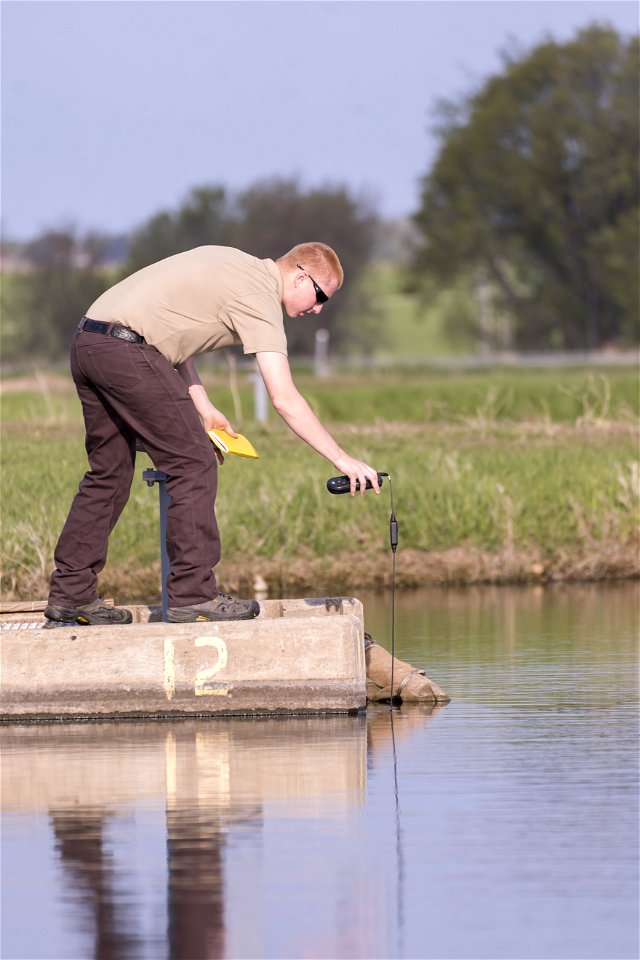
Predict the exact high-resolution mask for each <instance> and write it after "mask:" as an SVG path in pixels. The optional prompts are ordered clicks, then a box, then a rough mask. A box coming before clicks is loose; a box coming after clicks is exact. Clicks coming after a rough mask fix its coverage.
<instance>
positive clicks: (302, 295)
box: [283, 268, 338, 318]
mask: <svg viewBox="0 0 640 960" xmlns="http://www.w3.org/2000/svg"><path fill="white" fill-rule="evenodd" d="M313 280H315V277H314V278H313V279H312V278H311V276H310V275H309V274H308V273H307V272H306V271H305V270H304V269H302V268H299V269H298V270H297V271H296V273H295V275H294V276H293V277H292V279H291V283H290V284H289V289H288V290H285V295H284V299H283V306H284V309H285V312H286V314H287V316H288V317H292V318H293V317H304V315H305V314H307V313H314V314H318V313H320V311H321V310H322V308H323V306H324V304H323V303H318V293H317V291H316V288H315V286H314V283H313ZM316 283H318V284H319V285H320V287H321V289H322V292H323V293H325V294H326V296H327V297H332V296H333V294H334V293H335V292H336V290H337V289H338V282H337V280H335V279H331V280H329V281H324V282H323V281H318V280H316Z"/></svg>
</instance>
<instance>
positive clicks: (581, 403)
mask: <svg viewBox="0 0 640 960" xmlns="http://www.w3.org/2000/svg"><path fill="white" fill-rule="evenodd" d="M580 378H581V379H580ZM633 379H634V378H633V376H632V375H631V374H630V373H628V372H625V371H614V372H613V373H612V374H611V375H608V374H598V375H597V376H594V375H593V374H592V373H588V372H586V371H583V372H579V371H568V372H566V374H559V373H558V371H554V374H553V377H550V376H549V375H547V374H540V375H538V376H536V374H534V373H527V374H526V375H522V376H520V375H513V374H512V375H511V380H510V381H509V382H507V380H500V377H499V376H496V377H493V378H491V377H483V376H480V375H478V374H473V375H468V376H467V377H465V376H464V375H461V374H458V375H456V376H455V378H453V379H451V378H449V377H443V378H440V379H436V380H435V381H434V380H433V379H431V378H430V377H426V376H425V377H422V378H410V379H409V380H407V378H402V379H401V378H392V377H387V378H380V379H379V380H378V382H377V383H373V382H372V381H371V378H365V377H360V378H358V377H356V376H355V375H353V376H351V377H349V378H347V379H346V380H343V381H342V382H341V383H340V384H337V383H334V384H323V383H320V384H319V383H318V382H317V381H313V382H309V383H308V384H305V383H304V377H301V378H298V380H299V383H300V386H301V388H302V389H303V390H305V386H306V387H307V388H308V389H306V391H305V392H306V393H307V395H308V396H309V397H310V399H311V402H312V403H313V404H314V406H316V408H317V409H318V412H319V413H320V414H321V415H322V416H323V417H324V418H325V419H326V420H327V422H328V425H329V427H330V429H331V430H332V431H333V432H334V433H335V435H336V437H337V438H338V439H339V440H340V442H341V443H342V444H343V445H344V446H345V447H346V449H348V450H350V451H352V452H353V453H355V454H357V455H360V456H362V457H363V458H364V459H366V460H368V461H369V462H371V463H374V464H376V465H377V466H378V468H379V469H384V470H388V471H389V472H390V473H391V474H392V479H393V489H394V500H395V512H396V514H397V517H398V520H399V523H400V546H399V550H398V555H397V577H398V582H399V583H400V584H401V585H403V586H407V587H414V586H420V585H423V584H426V583H445V584H447V583H479V582H493V583H495V582H526V581H538V582H540V581H545V580H552V579H567V578H570V579H606V578H613V577H630V576H637V575H638V573H639V571H640V564H639V560H638V508H639V502H638V435H637V427H636V419H635V414H636V410H635V409H634V405H635V406H637V386H636V387H635V390H633V389H631V386H630V384H631V382H632V381H633ZM482 385H484V393H483V392H482ZM7 386H10V385H8V384H5V392H4V393H3V397H2V429H3V442H2V466H3V489H2V526H3V538H2V589H1V595H2V598H3V599H5V600H8V599H21V598H30V597H42V596H44V595H46V588H47V582H48V577H49V574H50V570H51V562H52V560H51V558H52V553H53V547H54V545H55V540H56V538H57V535H58V533H59V530H60V528H61V526H62V523H63V522H64V519H65V516H66V513H67V510H68V507H69V504H70V502H71V499H72V497H73V494H74V493H75V490H76V489H77V484H78V481H79V479H80V477H81V474H82V471H83V470H84V469H85V466H86V461H85V454H84V446H83V431H82V423H81V417H80V411H79V406H78V403H77V400H76V399H75V396H74V394H73V392H72V387H71V389H69V382H68V381H67V380H64V379H63V380H61V381H59V380H58V381H55V380H54V381H50V380H41V382H40V385H39V387H38V388H35V387H37V385H34V384H32V385H30V388H27V387H29V384H26V383H23V385H22V386H23V388H22V389H21V390H15V391H10V390H6V387H7ZM436 388H437V389H438V390H440V391H441V394H440V396H441V397H442V398H443V399H442V402H441V404H439V405H435V404H433V405H432V406H431V407H429V406H428V404H426V403H425V397H427V398H431V399H432V398H433V396H434V393H433V391H434V390H435V389H436ZM243 389H245V388H243ZM501 390H504V393H503V394H501V393H500V391H501ZM211 391H212V393H213V394H215V396H216V398H217V399H218V401H219V403H220V405H226V407H227V408H228V409H229V410H232V409H233V398H232V397H231V394H230V393H228V394H227V396H226V401H227V402H226V404H225V391H228V386H227V385H226V382H225V381H224V380H222V379H220V380H219V381H217V380H215V379H214V380H213V381H212V383H211ZM496 391H497V393H496ZM580 391H582V392H580ZM416 394H418V396H416ZM500 396H504V397H505V401H504V403H502V404H500V403H498V402H497V399H496V397H498V398H499V397H500ZM507 399H508V400H509V403H507ZM534 401H535V402H538V404H539V405H538V408H537V414H536V415H534V413H533V412H532V410H533V406H532V405H533V404H534ZM236 402H237V398H236ZM249 402H250V397H249V394H247V401H246V405H245V403H244V401H242V400H241V404H242V405H243V406H244V411H245V412H246V411H247V410H248V409H249V406H248V404H249ZM474 404H475V406H474ZM332 405H335V409H334V410H333V414H331V409H332ZM434 410H437V411H438V414H437V416H436V415H435V414H434ZM242 428H243V430H244V431H245V432H246V433H247V434H248V435H249V436H250V437H251V439H252V440H253V442H254V443H255V445H256V447H257V448H258V450H259V451H260V453H261V459H260V460H259V461H257V462H255V463H254V462H250V461H245V460H238V459H233V458H228V459H227V462H226V463H225V465H224V467H223V468H222V470H221V478H220V493H219V501H218V508H217V513H218V519H219V524H220V528H221V531H222V536H223V552H224V558H223V562H222V564H221V565H220V569H219V573H220V579H221V581H222V584H223V586H224V587H225V588H226V589H229V590H243V591H245V592H246V591H252V590H253V589H254V585H255V584H256V583H257V582H259V581H260V580H264V581H266V583H267V584H268V586H269V589H270V591H271V593H272V594H280V593H282V592H284V591H289V592H293V591H298V592H302V591H304V592H326V591H331V592H334V591H339V592H352V591H353V590H356V589H358V588H359V587H360V588H362V587H364V586H384V585H387V584H388V583H389V580H390V551H389V544H388V517H389V499H388V497H389V493H388V486H387V485H386V484H385V489H384V493H383V496H382V497H381V498H380V499H377V498H375V497H374V496H373V495H372V494H368V495H367V496H366V497H365V498H363V499H360V498H356V499H355V501H354V500H351V498H349V497H332V496H331V495H330V494H328V493H327V492H326V490H325V482H326V480H327V478H328V477H329V476H331V474H332V468H331V466H330V465H329V464H327V463H326V462H325V461H323V460H322V459H321V458H319V457H318V456H317V455H315V454H314V453H313V452H312V451H311V450H309V449H308V448H307V447H306V446H305V445H304V444H302V443H301V442H300V441H299V440H297V439H296V438H295V437H294V436H293V435H292V434H291V433H290V432H289V431H288V430H287V429H286V428H285V427H284V425H282V424H281V423H280V422H279V421H276V418H275V417H274V419H273V421H272V422H269V423H268V424H267V425H258V424H256V423H252V422H251V421H250V420H249V419H245V420H244V422H243V424H242ZM149 465H150V464H149V460H148V458H147V457H146V455H140V458H139V463H138V467H137V478H136V480H135V481H134V485H133V489H132V495H131V499H130V501H129V503H128V505H127V507H126V508H125V511H124V513H123V516H122V518H121V520H120V523H119V524H118V527H117V528H116V530H115V532H114V534H113V536H112V538H111V548H110V555H109V564H108V566H107V568H106V569H105V571H104V574H103V576H102V580H101V584H102V592H103V594H104V595H107V594H114V595H115V596H117V597H118V598H119V599H120V600H130V601H134V600H142V599H147V600H149V601H151V600H155V599H157V597H158V595H159V579H160V573H159V548H158V494H157V488H155V487H154V488H152V489H150V488H148V487H147V486H146V484H145V483H144V482H143V481H142V479H141V477H142V471H143V469H144V468H145V467H147V466H149Z"/></svg>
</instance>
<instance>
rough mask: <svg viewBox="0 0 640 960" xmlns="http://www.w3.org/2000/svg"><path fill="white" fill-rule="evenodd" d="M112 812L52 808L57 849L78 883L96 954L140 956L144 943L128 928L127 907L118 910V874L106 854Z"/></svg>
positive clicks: (112, 959)
mask: <svg viewBox="0 0 640 960" xmlns="http://www.w3.org/2000/svg"><path fill="white" fill-rule="evenodd" d="M109 816H110V815H109V814H108V813H107V812H103V811H100V810H76V811H74V812H73V813H69V812H67V811H63V810H60V811H51V822H52V825H53V829H54V833H55V838H56V849H57V851H58V853H59V854H60V858H61V861H62V864H63V866H64V867H65V869H66V870H67V872H68V874H69V876H70V878H71V879H72V880H73V881H74V882H75V885H76V889H77V893H78V897H79V902H80V903H81V904H82V906H83V907H84V908H85V909H86V912H87V914H88V915H89V918H90V922H91V925H92V927H93V931H94V938H95V939H94V951H93V954H92V955H93V956H95V957H97V958H100V960H119V958H120V957H135V956H139V952H140V951H139V947H140V942H139V939H138V938H137V936H136V935H135V934H134V933H132V932H131V931H130V930H129V929H128V926H129V925H128V923H127V919H128V917H127V916H126V910H123V909H118V907H119V901H121V900H122V897H121V896H120V897H117V896H116V895H115V886H116V879H117V878H116V876H115V875H114V873H113V870H112V866H111V863H110V859H109V857H108V855H107V854H105V841H104V834H105V830H106V827H107V825H108V823H109Z"/></svg>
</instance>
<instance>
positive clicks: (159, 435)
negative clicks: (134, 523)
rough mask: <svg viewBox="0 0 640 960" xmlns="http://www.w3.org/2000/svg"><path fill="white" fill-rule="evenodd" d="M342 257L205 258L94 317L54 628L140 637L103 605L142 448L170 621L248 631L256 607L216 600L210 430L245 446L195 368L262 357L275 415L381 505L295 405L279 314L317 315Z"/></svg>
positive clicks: (317, 247)
mask: <svg viewBox="0 0 640 960" xmlns="http://www.w3.org/2000/svg"><path fill="white" fill-rule="evenodd" d="M342 280H343V272H342V267H341V265H340V261H339V260H338V257H337V256H336V254H335V252H334V251H333V250H332V249H331V248H330V247H327V246H325V245H324V244H321V243H303V244H300V245H298V246H296V247H294V248H293V249H292V250H290V251H289V253H287V254H285V255H284V256H283V257H281V258H280V259H279V260H277V261H275V262H274V261H273V260H258V259H256V258H255V257H252V256H249V255H248V254H246V253H243V252H241V251H240V250H234V249H232V248H229V247H214V246H205V247H198V248H196V249H195V250H189V251H187V252H186V253H180V254H177V255H176V256H174V257H169V258H168V259H166V260H162V261H160V262H159V263H155V264H152V265H151V266H149V267H146V268H145V269H143V270H140V271H138V272H137V273H134V274H133V275H132V276H130V277H128V278H126V279H125V280H123V281H121V282H120V283H118V284H116V285H115V286H114V287H112V288H111V289H110V290H107V291H106V293H104V294H103V295H102V296H101V297H99V298H98V300H96V302H95V303H94V304H93V305H92V306H91V307H90V308H89V310H88V314H87V317H84V318H83V319H82V321H81V323H80V326H79V327H78V330H77V332H76V334H75V337H74V340H73V343H72V346H71V371H72V374H73V379H74V381H75V384H76V388H77V390H78V394H79V396H80V400H81V401H82V409H83V414H84V421H85V428H86V448H87V455H88V458H89V464H90V467H91V469H90V471H89V472H88V473H87V474H85V476H84V479H83V480H82V482H81V484H80V489H79V490H78V493H77V495H76V497H75V499H74V501H73V504H72V506H71V510H70V513H69V516H68V518H67V521H66V523H65V526H64V528H63V530H62V533H61V535H60V539H59V541H58V545H57V547H56V551H55V564H56V568H55V570H54V573H53V576H52V578H51V588H50V595H49V605H48V606H47V608H46V610H45V615H46V616H47V617H48V618H49V619H51V620H59V621H63V622H74V621H77V622H79V623H89V624H109V623H130V622H131V614H130V613H129V612H128V611H127V610H120V609H118V608H117V607H116V608H114V607H109V606H107V605H106V604H104V603H103V602H102V601H101V600H99V599H97V578H98V574H99V573H100V571H101V570H102V569H103V567H104V565H105V562H106V557H107V543H108V538H109V534H110V533H111V531H112V529H113V527H114V526H115V524H116V521H117V520H118V517H119V516H120V514H121V512H122V509H123V507H124V505H125V503H126V502H127V500H128V497H129V491H130V487H131V481H132V479H133V469H134V462H135V442H136V437H140V438H141V440H142V442H143V444H144V447H145V449H146V451H147V452H148V453H149V455H150V457H151V459H152V460H153V463H154V465H155V467H156V469H158V470H161V471H162V472H164V473H166V474H167V477H168V479H167V490H168V493H169V494H170V496H171V503H170V505H169V510H168V520H167V552H168V554H169V560H170V565H171V569H170V573H169V577H168V582H167V592H168V597H169V610H168V619H169V620H171V621H174V622H189V621H195V620H248V619H251V618H253V617H255V616H257V614H258V613H259V606H258V604H257V603H256V601H255V600H239V599H235V598H232V597H228V596H226V595H225V594H222V593H220V592H219V590H218V588H217V584H216V578H215V574H214V572H213V568H214V567H215V565H216V564H217V563H218V561H219V559H220V537H219V533H218V527H217V523H216V519H215V515H214V512H213V505H214V501H215V496H216V489H217V465H216V460H215V457H214V456H213V455H212V447H211V444H210V441H209V439H208V438H207V436H206V433H205V432H204V430H203V429H202V427H203V424H204V427H205V429H206V430H209V429H211V428H214V427H218V428H222V429H224V430H227V431H228V432H229V433H231V434H232V435H233V436H236V433H235V431H234V430H233V428H232V426H231V424H230V423H229V421H228V420H227V418H226V416H225V415H224V414H223V413H222V412H221V411H220V410H218V409H217V408H216V407H214V405H213V404H212V403H211V401H210V400H209V398H208V397H207V394H206V392H205V390H204V387H203V386H202V383H201V381H200V378H199V377H198V374H197V371H196V368H195V366H194V362H193V357H194V356H197V355H198V354H201V353H206V352H208V351H211V350H217V349H219V348H221V347H227V346H231V345H232V344H238V343H241V344H242V346H243V349H244V352H245V353H246V354H254V355H255V357H256V360H257V363H258V367H259V370H260V373H261V375H262V377H263V380H264V382H265V385H266V388H267V391H268V393H269V397H270V399H271V402H272V403H273V406H274V407H275V409H276V410H277V411H278V413H279V414H280V415H281V416H282V417H283V419H284V420H285V421H286V423H287V424H288V425H289V426H290V427H291V429H292V430H293V431H294V432H295V433H296V434H297V435H298V436H299V437H301V438H302V439H303V440H305V441H306V442H307V443H308V444H309V445H310V446H311V447H313V449H314V450H316V451H317V452H318V453H320V454H321V455H322V456H324V457H326V458H327V460H329V461H330V462H331V463H332V464H333V465H334V466H335V467H336V469H337V470H338V471H339V472H340V473H344V474H347V476H349V478H350V480H351V492H352V494H353V493H354V492H355V486H356V482H357V481H359V482H360V487H361V491H362V492H363V493H364V488H365V483H366V480H367V479H369V480H371V482H372V484H373V486H374V488H375V490H376V492H379V487H378V480H377V475H376V472H375V470H373V468H372V467H370V466H369V465H368V464H366V463H364V462H363V461H361V460H357V459H355V458H353V457H351V456H349V455H348V454H347V453H345V451H344V450H343V449H342V448H341V447H340V446H339V445H338V444H337V443H336V441H335V440H334V439H333V437H331V435H330V434H329V433H328V432H327V430H325V428H324V427H323V426H322V424H321V423H320V422H319V420H318V419H317V417H316V416H315V415H314V413H313V412H312V410H311V409H310V407H309V406H308V404H307V402H306V401H305V400H304V399H303V397H302V396H301V395H300V394H299V393H298V390H297V389H296V387H295V385H294V383H293V380H292V378H291V372H290V370H289V363H288V360H287V343H286V337H285V332H284V326H283V318H282V308H283V307H284V310H285V311H286V312H287V314H288V315H289V316H290V317H302V316H304V315H305V314H310V313H312V314H318V313H320V311H321V310H322V306H323V304H324V303H325V302H326V301H327V300H328V299H329V298H330V297H331V296H332V295H333V294H334V293H335V292H336V290H338V288H339V287H340V286H341V285H342Z"/></svg>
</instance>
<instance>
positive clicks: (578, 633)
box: [1, 584, 639, 960]
mask: <svg viewBox="0 0 640 960" xmlns="http://www.w3.org/2000/svg"><path fill="white" fill-rule="evenodd" d="M361 599H362V600H363V601H364V604H365V619H366V626H367V629H368V630H369V632H371V633H372V634H373V635H374V637H375V638H376V639H377V640H378V641H379V642H381V643H383V644H384V645H386V646H388V645H389V639H390V609H391V607H390V598H389V597H387V596H371V597H368V596H364V595H361ZM638 599H639V591H638V585H637V584H625V585H620V586H610V587H595V586H587V587H571V588H566V587H554V588H551V589H541V588H540V589H538V588H528V589H522V590H515V589H507V588H500V589H492V588H482V589H477V590H475V589H474V590H455V591H454V590H448V591H436V590H433V591H421V592H420V593H419V594H400V595H399V597H398V598H397V602H396V630H395V640H396V652H397V654H398V655H399V656H400V657H402V658H403V659H406V660H408V661H410V662H411V663H413V664H414V665H416V666H419V667H421V668H424V669H426V672H427V674H428V675H429V676H430V677H432V678H433V679H434V680H435V681H436V682H437V683H438V684H439V685H440V686H442V687H443V688H444V689H445V690H446V691H447V692H448V693H449V694H450V695H451V697H452V701H451V703H450V704H448V705H446V706H444V707H441V708H439V709H437V710H435V711H431V710H429V709H427V708H425V707H421V706H419V705H417V706H409V705H405V706H403V707H402V708H401V709H399V710H395V711H394V712H393V714H390V712H389V709H388V707H384V706H375V707H370V708H369V710H368V711H367V713H366V715H363V716H359V717H338V718H324V719H323V718H313V719H290V720H264V721H263V720H217V721H184V722H171V723H168V722H165V723H127V724H123V723H119V724H115V723H114V724H108V723H101V724H84V725H47V726H31V727H25V726H22V727H20V726H5V727H4V729H3V730H2V738H3V757H4V762H3V780H2V798H1V802H2V838H1V839H2V851H1V853H2V916H1V934H2V951H1V954H2V957H3V958H5V960H18V958H29V960H36V958H47V960H57V958H60V960H73V958H81V960H87V958H94V957H95V958H112V960H119V958H150V960H161V958H189V960H198V958H218V957H220V958H350V957H354V958H356V957H358V958H360V957H361V958H377V957H380V958H392V957H415V958H425V960H426V958H436V960H437V958H441V960H446V958H468V960H476V958H477V960H480V958H496V960H497V958H513V960H518V958H539V960H547V958H549V960H552V958H554V960H555V958H584V960H588V958H603V960H623V958H637V956H638V868H637V852H638V793H637V782H638V713H637V679H638V662H637V653H638Z"/></svg>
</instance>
